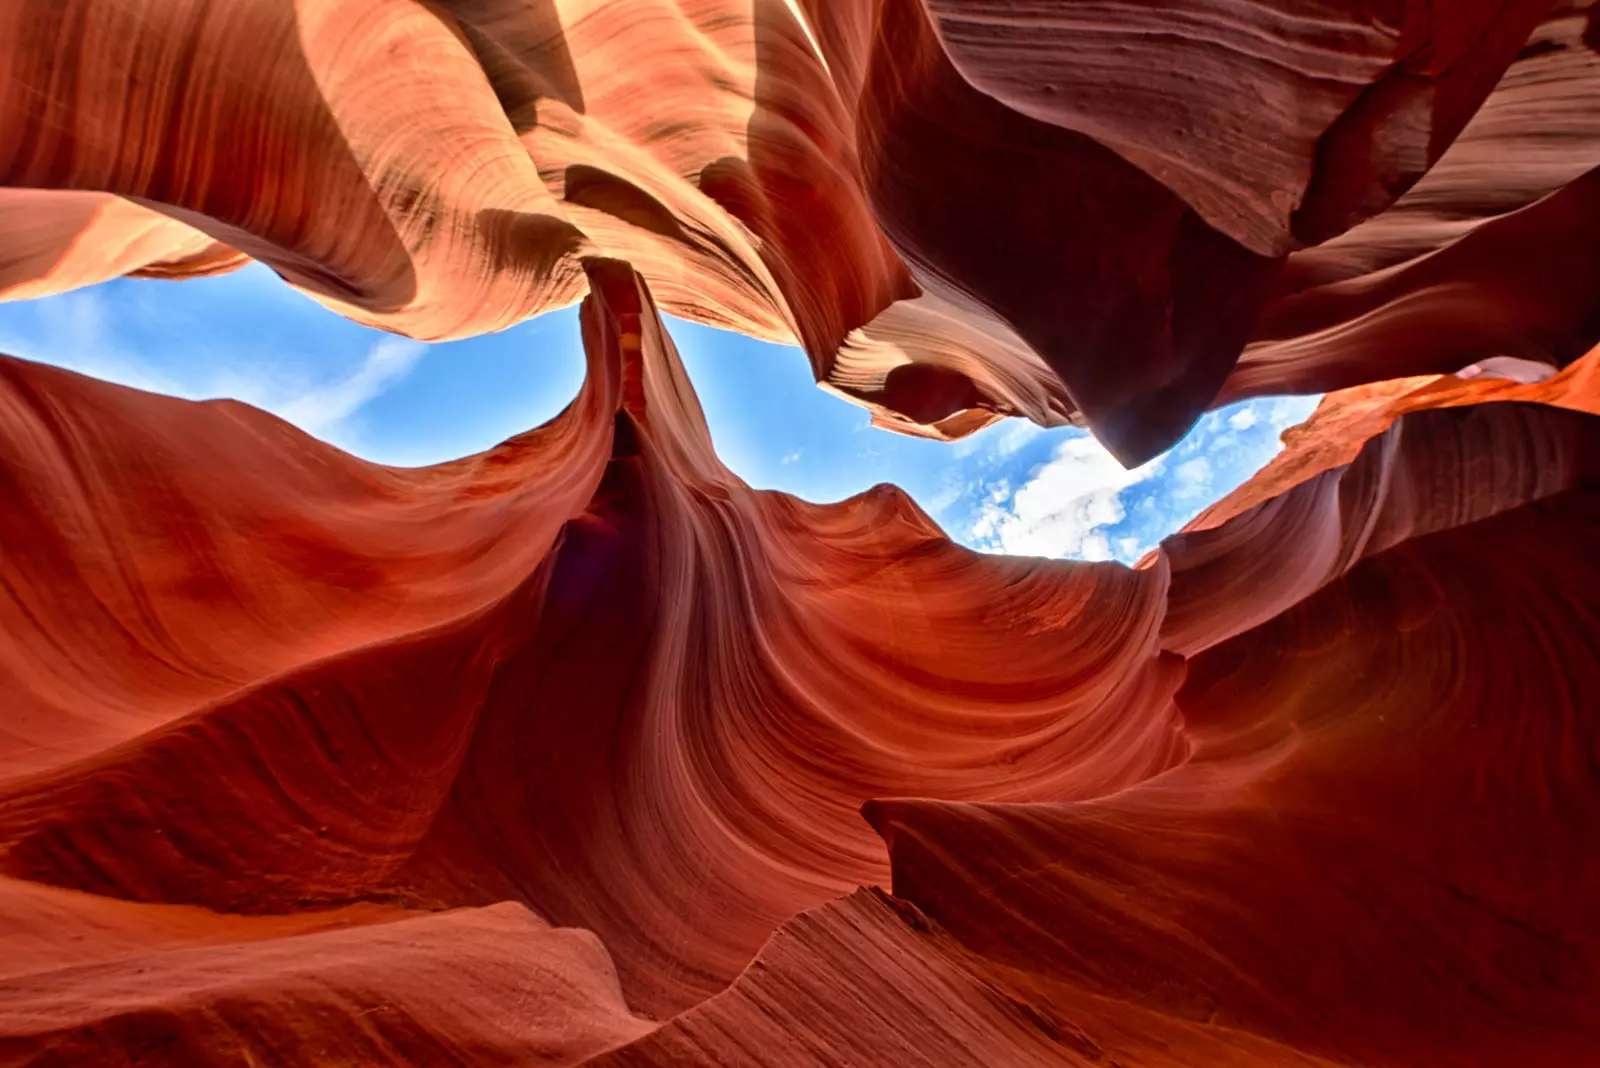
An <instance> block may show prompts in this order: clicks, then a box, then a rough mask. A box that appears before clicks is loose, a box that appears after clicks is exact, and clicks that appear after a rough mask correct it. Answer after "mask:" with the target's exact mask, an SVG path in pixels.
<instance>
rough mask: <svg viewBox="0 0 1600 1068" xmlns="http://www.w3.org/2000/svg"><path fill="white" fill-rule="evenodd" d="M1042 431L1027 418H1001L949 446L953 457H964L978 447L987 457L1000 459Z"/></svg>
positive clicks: (1012, 452)
mask: <svg viewBox="0 0 1600 1068" xmlns="http://www.w3.org/2000/svg"><path fill="white" fill-rule="evenodd" d="M1043 433H1044V427H1042V426H1040V425H1039V424H1037V423H1034V422H1030V421H1029V420H1027V419H1019V418H1011V419H1002V420H1001V421H1000V422H998V423H993V424H990V425H989V426H986V427H984V428H983V429H982V430H980V431H978V432H977V433H976V434H969V435H968V436H966V437H964V438H962V439H961V440H960V441H958V442H956V443H955V445H953V446H952V447H951V451H952V452H953V453H954V454H955V457H956V458H957V459H958V460H959V459H965V458H966V457H968V456H971V455H972V454H973V453H976V452H978V451H979V450H980V449H982V450H984V452H985V453H986V455H987V457H988V459H990V460H1002V459H1004V458H1005V457H1007V456H1010V455H1012V454H1014V453H1016V452H1017V451H1019V450H1020V449H1021V448H1022V447H1023V446H1024V445H1026V444H1028V442H1030V441H1032V440H1033V439H1034V438H1036V437H1038V436H1039V435H1040V434H1043Z"/></svg>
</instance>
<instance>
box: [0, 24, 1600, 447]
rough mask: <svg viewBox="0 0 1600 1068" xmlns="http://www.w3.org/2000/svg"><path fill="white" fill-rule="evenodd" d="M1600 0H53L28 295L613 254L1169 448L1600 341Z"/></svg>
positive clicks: (958, 387)
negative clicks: (1372, 390)
mask: <svg viewBox="0 0 1600 1068" xmlns="http://www.w3.org/2000/svg"><path fill="white" fill-rule="evenodd" d="M1594 24H1595V23H1594V16H1593V11H1592V10H1591V9H1590V8H1589V5H1587V4H1584V3H1573V2H1570V0H1562V2H1560V3H1557V4H1554V5H1552V4H1551V3H1550V0H1499V2H1489V0H1472V2H1462V3H1453V4H1450V5H1434V4H1428V3H1423V2H1420V0H1418V2H1409V0H1408V2H1400V0H1396V2H1393V3H1384V4H1378V5H1372V4H1364V3H1363V4H1357V3H1354V2H1347V0H1330V2H1326V3H1318V4H1313V5H1310V6H1307V5H1305V4H1303V3H1289V2H1280V0H1259V2H1249V3H1221V2H1216V3H1203V4H1195V5H1186V6H1185V5H1179V6H1173V5H1162V4H1152V3H1143V2H1121V0H1116V2H1108V3H1103V4H1068V5H1063V4H1059V3H1047V2H1043V0H1006V2H1003V3H989V2H986V3H974V2H970V0H850V2H844V3H841V2H837V0H828V2H823V0H744V2H742V3H730V2H726V0H721V2H687V0H439V2H430V3H426V4H424V3H417V2H415V0H327V2H315V3H312V2H304V0H302V2H299V3H295V2H291V0H243V2H241V0H227V2H223V0H185V2H184V3H178V4H174V3H171V2H169V0H160V2H156V0H133V2H129V0H16V2H14V3H11V4H9V5H8V6H7V10H6V11H5V12H4V13H3V14H0V234H3V235H4V237H5V241H4V242H3V243H4V244H5V245H6V246H7V249H6V251H4V252H3V253H0V294H9V295H11V296H36V295H40V294H43V293H49V292H57V291H60V290H63V289H68V288H71V287H73V286H79V285H84V284H87V283H91V282H94V281H99V280H102V279H105V278H110V277H115V276H117V275H120V274H126V273H136V274H155V275H160V276H166V277H183V276H188V275H193V274H199V273H207V272H213V271H218V270H224V269H227V268H228V267H230V266H235V265H237V264H238V263H240V262H242V261H243V260H244V259H245V258H246V257H254V258H257V259H260V260H262V261H263V262H265V263H267V264H269V265H270V266H271V267H272V268H273V269H274V270H276V271H277V272H278V273H279V274H281V275H282V276H283V277H284V278H285V279H287V280H288V281H289V282H290V283H292V284H294V285H296V286H298V287H300V288H301V289H303V290H304V291H305V292H307V293H309V294H310V295H312V296H313V297H315V298H316V299H318V300H320V301H322V302H323V303H324V304H327V305H328V306H329V307H332V308H334V309H335V310H338V311H340V312H342V313H344V314H346V315H349V316H351V317H353V318H356V319H358V320H360V321H362V322H365V323H369V324H373V325H377V326H382V327H385V328H387V329H391V330H395V331H399V332H401V333H405V334H409V335H411V336H414V337H419V338H424V339H429V340H433V339H443V338H452V337H461V336H465V335H470V334H476V333H481V332H485V331H490V330H496V329H499V328H502V327H504V326H507V325H509V324H511V323H514V322H517V321H519V320H521V319H524V318H526V317H528V316H530V315H534V314H537V313H538V312H540V311H543V310H545V309H549V308H554V307H559V306H562V305H566V304H570V303H571V302H573V301H575V300H576V299H578V297H579V296H581V294H582V293H583V291H584V282H583V271H582V268H581V264H582V262H583V261H584V260H585V259H587V258H592V257H595V256H610V257H616V258H620V259H624V260H627V261H628V262H630V263H632V264H633V265H634V267H635V268H636V269H637V270H638V271H639V272H640V273H641V275H642V276H643V277H644V278H645V279H646V280H647V281H648V283H649V284H650V286H651V288H652V291H653V292H654V293H655V294H656V297H657V299H658V300H660V301H661V304H662V307H663V308H664V309H665V310H667V311H670V312H672V313H674V314H677V315H683V316H687V317H689V318H692V319H696V320H699V321H701V322H706V323H710V324H712V325H717V326H726V327H732V328H735V329H739V330H742V331H745V332H747V333H751V334H754V335H756V336H760V337H767V338H773V339H780V340H795V341H797V342H798V343H799V344H800V345H801V346H803V348H804V349H805V351H806V353H807V354H808V356H809V358H810V361H811V364H812V368H813V371H814V372H815V374H816V377H817V379H818V381H820V382H824V383H826V384H828V385H829V386H830V388H833V389H835V390H836V391H838V392H840V393H841V394H843V395H845V396H847V397H849V398H851V399H853V400H855V401H856V402H858V403H861V404H864V405H866V406H868V407H869V408H871V409H873V411H874V412H875V413H876V415H877V417H878V420H879V422H880V423H881V424H882V425H885V426H888V427H891V428H894V429H898V430H902V431H905V432H908V433H916V434H925V435H932V436H936V437H947V438H948V437H957V436H961V435H963V434H966V433H969V432H971V431H972V430H974V429H976V428H977V427H980V426H982V425H984V424H985V423H987V422H989V421H992V420H993V419H995V418H997V417H999V416H1002V415H1022V416H1026V417H1027V418H1030V419H1033V420H1034V421H1036V422H1039V423H1041V424H1043V425H1059V424H1061V423H1063V422H1066V421H1068V420H1078V421H1083V422H1086V423H1087V425H1089V426H1091V427H1093V428H1094V430H1095V432H1096V433H1097V434H1098V435H1099V436H1100V438H1101V439H1102V440H1103V441H1104V442H1105V443H1106V444H1107V446H1108V447H1109V448H1110V449H1111V450H1112V451H1113V452H1115V453H1116V454H1117V455H1118V457H1120V458H1121V459H1123V460H1124V461H1125V462H1128V463H1130V464H1131V463H1134V462H1138V461H1142V460H1144V459H1148V458H1149V457H1150V456H1152V455H1154V454H1155V453H1157V452H1159V451H1161V450H1162V449H1163V448H1165V447H1166V446H1168V445H1170V444H1171V443H1172V442H1173V441H1175V440H1177V438H1178V437H1179V436H1181V434H1182V433H1183V431H1184V430H1185V429H1186V428H1187V427H1188V426H1189V425H1190V424H1191V423H1192V422H1193V420H1194V418H1195V417H1196V415H1197V414H1198V413H1200V412H1201V411H1203V410H1205V408H1206V407H1207V406H1209V405H1211V404H1213V403H1216V402H1217V401H1218V399H1219V398H1220V399H1223V400H1226V399H1232V398H1237V397H1243V396H1249V395H1255V394H1260V393H1263V392H1283V391H1303V392H1318V391H1323V390H1328V389H1334V388H1340V387H1344V386H1351V385H1356V384H1359V383H1361V382H1365V381H1370V380H1373V379H1376V378H1393V377H1398V376H1402V375H1412V374H1422V373H1448V372H1452V371H1455V370H1456V369H1458V368H1460V367H1462V366H1464V365H1466V364H1468V363H1472V362H1474V361H1475V360H1478V359H1480V358H1483V357H1485V356H1494V355H1501V354H1509V355H1515V356H1522V357H1527V358H1534V359H1539V360H1544V361H1548V362H1555V363H1558V364H1564V363H1567V362H1570V361H1571V360H1573V359H1576V358H1577V357H1578V356H1580V355H1581V354H1582V353H1583V352H1585V351H1587V349H1588V348H1589V347H1590V346H1591V345H1592V344H1593V343H1594V342H1595V341H1597V340H1600V320H1597V319H1596V316H1595V312H1594V307H1593V301H1592V300H1591V299H1590V294H1591V293H1592V292H1593V290H1594V288H1595V285H1596V283H1597V282H1600V255H1597V253H1596V252H1595V249H1596V248H1597V247H1600V242H1597V240H1596V237H1597V232H1596V226H1597V223H1596V218H1597V210H1600V209H1597V206H1596V195H1597V194H1596V191H1595V190H1596V181H1597V179H1596V177H1595V175H1594V173H1593V172H1594V168H1595V167H1597V166H1600V137H1597V136H1596V133H1597V131H1596V122H1597V120H1596V118H1595V109H1594V108H1592V107H1590V106H1588V101H1589V100H1590V99H1591V98H1592V97H1593V95H1594V91H1595V89H1596V87H1597V84H1600V83H1597V77H1600V56H1596V54H1595V51H1594V48H1593V45H1594V43H1595V41H1596V40H1597V39H1600V37H1597V34H1596V33H1595V31H1594V30H1593V26H1594ZM1530 247H1537V248H1539V249H1540V254H1539V256H1538V257H1536V258H1535V259H1534V260H1532V261H1529V260H1528V259H1527V258H1526V257H1519V255H1518V252H1519V250H1522V249H1526V248H1530ZM1241 353H1242V355H1241Z"/></svg>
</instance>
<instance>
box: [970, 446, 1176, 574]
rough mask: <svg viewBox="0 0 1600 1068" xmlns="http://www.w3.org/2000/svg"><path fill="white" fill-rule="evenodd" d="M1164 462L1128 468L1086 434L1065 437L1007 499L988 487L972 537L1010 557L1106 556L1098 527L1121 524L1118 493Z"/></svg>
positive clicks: (1107, 551) (1108, 553)
mask: <svg viewBox="0 0 1600 1068" xmlns="http://www.w3.org/2000/svg"><path fill="white" fill-rule="evenodd" d="M1163 463H1164V461H1163V460H1161V459H1159V458H1158V459H1155V460H1152V461H1150V462H1149V463H1147V464H1145V465H1144V466H1143V467H1138V468H1135V469H1133V470H1131V471H1130V470H1128V469H1126V468H1124V467H1123V466H1122V465H1121V464H1120V463H1118V462H1117V461H1116V459H1115V458H1113V457H1112V455H1111V454H1110V453H1108V452H1106V450H1105V448H1104V447H1103V446H1102V445H1101V444H1100V443H1099V442H1098V441H1096V440H1095V439H1094V438H1092V437H1090V436H1089V435H1087V434H1083V435H1079V436H1076V437H1071V438H1068V439H1066V440H1065V441H1063V442H1062V443H1061V444H1060V445H1058V446H1056V450H1055V452H1054V453H1053V454H1052V456H1051V458H1050V460H1049V461H1048V462H1047V463H1045V464H1042V465H1041V466H1040V467H1038V468H1036V469H1035V470H1034V471H1033V473H1032V475H1031V476H1030V477H1029V479H1028V481H1027V482H1025V483H1023V484H1022V485H1021V486H1020V487H1018V488H1017V490H1016V492H1015V493H1013V494H1010V499H1009V502H1008V501H1007V499H1006V495H1005V494H1004V493H998V494H997V493H996V492H994V491H991V493H990V495H989V498H988V499H987V500H985V501H984V502H983V503H982V504H981V505H980V506H979V509H978V515H977V518H976V519H975V520H974V522H973V524H972V537H973V539H974V540H975V541H977V542H979V543H980V544H982V545H983V546H984V547H985V548H989V549H997V550H999V551H1002V552H1006V553H1012V554H1015V555H1022V556H1075V557H1081V558H1082V559H1085V560H1109V559H1110V558H1111V555H1112V554H1111V546H1110V542H1109V541H1108V539H1107V537H1106V535H1105V534H1104V533H1101V528H1103V527H1108V526H1111V525H1113V524H1116V523H1118V522H1121V520H1122V518H1123V516H1124V514H1125V512H1124V509H1123V505H1122V499H1121V494H1122V491H1123V490H1125V489H1127V488H1128V487H1130V486H1133V485H1137V484H1138V483H1140V482H1143V481H1145V480H1146V479H1148V478H1151V477H1153V476H1155V475H1157V474H1159V473H1160V472H1161V470H1162V466H1163ZM997 488H998V487H997ZM1004 489H1005V490H1006V491H1009V489H1010V486H1009V484H1005V485H1004Z"/></svg>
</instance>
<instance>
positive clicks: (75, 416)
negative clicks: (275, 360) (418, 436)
mask: <svg viewBox="0 0 1600 1068" xmlns="http://www.w3.org/2000/svg"><path fill="white" fill-rule="evenodd" d="M584 268H585V271H586V276H587V281H588V285H589V288H590V294H589V296H588V297H587V298H585V301H584V305H583V309H582V317H581V318H582V323H583V333H584V343H585V348H586V351H587V353H588V360H589V366H588V376H587V379H586V382H585V384H584V386H583V389H582V391H581V393H580V394H579V396H578V397H577V398H576V399H575V400H574V401H573V403H572V404H571V405H570V406H569V407H568V408H567V409H566V410H565V411H564V412H563V413H562V414H561V415H559V416H558V417H557V418H556V419H554V420H553V421H552V422H550V423H548V424H546V425H545V426H543V427H540V428H538V429H536V430H533V431H530V432H529V433H527V434H525V435H522V436H520V437H518V438H514V439H512V440H510V441H508V442H506V443H504V444H503V445H501V446H498V447H497V448H495V449H492V450H490V451H489V452H486V453H482V454H479V455H477V456H472V457H468V458H466V459H463V460H459V461H454V462H451V463H447V464H442V465H437V466H434V467H430V468H421V469H413V470H399V469H392V468H384V467H380V466H376V465H372V464H368V463H364V462H362V461H359V460H356V459H354V458H352V457H350V456H348V455H346V454H343V453H340V452H339V451H337V450H336V449H333V448H332V447H330V446H327V445H323V444H321V443H320V442H317V441H315V440H313V439H311V438H309V437H307V436H306V435H304V434H302V433H300V432H299V431H297V430H294V429H293V428H291V427H289V426H287V425H285V424H283V423H282V422H280V421H279V420H277V419H275V418H274V417H272V416H269V415H266V414H264V413H261V412H259V411H256V410H254V409H251V408H248V407H246V406H244V405H240V404H237V403H234V402H204V403H194V402H187V401H178V400H172V399H168V398H162V397H156V396H152V395H148V394H143V393H139V392H137V391H134V390H130V389H125V388H122V387H118V386H112V385H108V384H105V383H100V382H95V381H93V380H91V379H86V378H83V377H80V376H77V375H74V374H72V373H70V372H66V371H61V370H56V369H51V368H47V367H43V366H39V365H35V364H29V363H25V362H22V361H17V360H10V361H9V362H7V363H5V365H4V367H3V372H4V379H3V381H4V395H3V396H4V400H3V408H0V411H3V413H4V418H3V419H0V472H3V474H4V482H3V483H0V485H3V487H4V489H3V493H4V500H3V503H4V507H3V508H0V517H3V518H0V523H3V524H4V526H3V527H0V540H3V544H4V545H5V546H6V549H7V551H6V554H5V557H4V561H3V564H0V567H3V572H0V577H3V578H4V583H3V586H0V589H3V590H4V599H3V600H0V627H3V631H4V633H5V635H6V637H7V643H6V646H5V650H4V654H3V657H0V692H3V693H4V694H5V697H6V701H7V704H8V708H9V709H11V711H10V712H9V713H8V715H7V716H6V718H5V722H4V732H3V734H0V761H3V763H0V767H3V769H4V771H3V776H4V777H3V778H0V912H3V914H4V916H5V922H4V923H3V924H0V931H3V932H5V933H4V934H3V935H0V941H3V942H4V946H5V950H4V952H3V953H0V959H4V960H5V961H7V962H9V963H8V964H7V965H6V968H5V974H4V975H0V989H3V990H4V992H5V993H4V996H3V997H0V1062H3V1063H19V1064H28V1063H51V1062H52V1060H68V1061H70V1060H74V1059H77V1060H96V1061H101V1062H106V1063H171V1064H196V1063H219V1064H220V1063H232V1062H233V1061H234V1060H237V1059H241V1058H247V1059H254V1060H256V1061H257V1062H271V1063H284V1064H299V1063H304V1064H313V1063H315V1064H333V1063H342V1064H369V1063H402V1064H405V1063H469V1064H479V1063H547V1064H582V1063H593V1064H596V1065H599V1064H613V1063H614V1064H619V1065H620V1064H630V1065H631V1064H673V1065H682V1064H707V1065H713V1064H771V1065H793V1064H828V1063H848V1064H926V1065H946V1064H953V1063H1007V1064H1011V1063H1015V1064H1096V1063H1100V1064H1103V1063H1113V1062H1114V1063H1123V1064H1187V1065H1194V1064H1217V1065H1222V1064H1239V1063H1256V1064H1263V1065H1267V1064H1272V1065H1278V1064H1308V1065H1309V1064H1350V1063H1358V1064H1372V1065H1402V1064H1422V1063H1458V1064H1507V1063H1525V1064H1581V1063H1587V1062H1588V1061H1589V1060H1591V1059H1592V1058H1593V1057H1594V1056H1596V1055H1597V1050H1600V1033H1597V1031H1596V1028H1595V1018H1594V1014H1593V1012H1592V1008H1593V1005H1594V1004H1595V999H1596V996H1597V995H1600V991H1597V990H1596V988H1595V985H1594V984H1595V979H1594V976H1595V975H1596V974H1597V973H1596V967H1597V960H1596V955H1595V948H1594V947H1595V946H1596V945H1597V944H1600V942H1597V941H1596V939H1597V936H1600V930H1597V929H1596V924H1597V916H1596V913H1595V910H1594V909H1593V907H1592V902H1593V901H1594V900H1595V897H1596V894H1597V893H1600V866H1597V862H1596V860H1595V858H1596V857H1600V849H1597V846H1600V841H1597V840H1596V834H1597V832H1596V830H1595V828H1596V827H1600V811H1597V809H1600V788H1597V783H1596V781H1595V777H1594V774H1593V760H1592V757H1593V754H1594V753H1595V751H1596V737H1595V731H1596V724H1595V722H1594V717H1593V714H1592V712H1593V709H1594V708H1595V707H1600V705H1597V700H1600V662H1597V660H1596V658H1595V657H1594V655H1593V651H1594V648H1595V643H1596V641H1597V638H1600V630H1597V626H1600V624H1597V621H1596V619H1595V616H1594V613H1593V611H1592V604H1593V601H1594V598H1595V595H1596V594H1597V593H1600V570H1597V564H1596V561H1595V560H1594V559H1593V553H1592V548H1593V546H1594V544H1596V539H1597V535H1600V420H1597V418H1596V416H1595V415H1594V414H1592V413H1593V412H1594V411H1595V409H1596V407H1597V406H1600V398H1597V395H1596V393H1595V392H1594V384H1595V377H1594V376H1595V373H1596V371H1595V366H1596V363H1595V361H1596V360H1597V359H1600V353H1597V354H1596V355H1591V356H1589V357H1587V358H1585V359H1584V360H1581V361H1578V362H1577V363H1575V364H1573V365H1572V366H1571V367H1569V368H1568V369H1567V370H1566V371H1564V372H1561V373H1559V374H1556V375H1553V376H1550V377H1546V378H1544V379H1542V380H1540V381H1536V382H1532V383H1527V384H1521V383H1516V382H1512V381H1510V380H1507V379H1500V378H1493V377H1489V376H1487V375H1479V376H1477V377H1474V378H1467V379H1463V378H1454V377H1451V378H1435V379H1426V380H1419V381H1413V382H1409V383H1405V384H1404V385H1403V386H1390V387H1385V388H1384V389H1381V390H1380V389H1368V390H1358V391H1353V392H1352V393H1350V394H1345V395H1340V394H1335V395H1333V396H1331V397H1330V398H1328V399H1327V400H1326V401H1325V402H1324V404H1323V407H1322V409H1320V410H1319V412H1318V414H1317V416H1316V417H1315V418H1314V419H1313V420H1312V422H1311V423H1310V424H1308V425H1307V426H1306V427H1305V428H1301V429H1300V430H1298V431H1297V432H1295V433H1294V434H1293V435H1292V437H1291V441H1290V447H1289V450H1288V451H1287V452H1286V453H1285V455H1284V457H1283V459H1282V460H1281V461H1280V462H1279V464H1278V466H1277V468H1276V469H1275V470H1276V471H1277V472H1278V473H1277V474H1274V473H1273V472H1272V471H1269V472H1268V473H1267V475H1266V476H1265V477H1266V479H1267V480H1268V483H1269V489H1270V491H1271V492H1270V493H1258V492H1257V491H1256V489H1255V488H1253V487H1251V486H1247V487H1245V489H1243V490H1241V493H1240V495H1238V496H1237V497H1236V498H1235V499H1232V500H1230V501H1225V502H1223V503H1222V504H1220V505H1218V506H1217V508H1215V509H1213V511H1212V512H1210V513H1208V514H1207V515H1206V516H1203V517H1202V519H1201V520H1199V521H1197V523H1196V524H1195V525H1194V527H1193V528H1191V529H1190V530H1188V531H1186V532H1184V533H1182V534H1179V535H1176V536H1174V537H1173V538H1171V539H1169V540H1168V542H1167V543H1165V544H1164V546H1163V547H1162V549H1161V550H1159V551H1158V552H1157V553H1155V554H1154V555H1153V556H1152V557H1151V558H1149V559H1148V560H1146V561H1145V562H1143V564H1142V565H1141V566H1140V567H1138V568H1135V569H1128V568H1124V567H1121V566H1120V565H1116V564H1082V563H1071V562H1064V561H1045V560H1037V559H1025V558H1008V557H997V556H984V555H980V554H976V553H972V552H970V551H968V550H965V549H962V548H960V547H957V546H955V545H953V544H952V543H951V542H950V541H949V540H948V539H947V538H946V537H945V536H944V535H943V534H942V533H941V532H940V531H939V529H938V528H937V527H936V526H935V525H934V524H933V523H932V522H931V520H929V519H928V518H927V516H925V515H924V514H923V513H922V512H921V511H920V510H919V509H918V508H917V507H916V505H915V504H913V503H912V502H911V501H910V500H909V499H908V498H906V497H905V496H904V494H902V493H901V492H900V491H898V490H896V489H894V488H892V487H887V486H884V487H879V488H877V489H875V490H872V491H870V492H868V493H865V494H862V495H860V496H857V497H854V498H851V499H849V500H847V501H843V502H840V503H839V504H834V505H814V504H808V503H805V502H802V501H799V500H796V499H795V498H792V497H789V496H787V495H785V494H781V493H773V492H757V491H753V490H751V489H749V488H748V487H746V486H745V485H743V484H742V483H741V482H739V480H738V479H737V478H735V477H734V476H733V475H732V474H730V473H729V472H728V471H727V470H726V469H725V468H724V467H723V466H722V465H721V464H720V462H719V461H718V460H717V458H716V456H715V454H714V453H713V451H712V449H711V445H710V438H709V435H708V434H707V432H706V428H705V423H704V420H703V417H702V416H701V414H700V411H699V407H698V404H697V402H696V400H695V398H694V394H693V391H692V389H691V388H690V387H689V384H688V380H687V377H686V375H685V374H684V371H683V368H682V365H681V364H680V363H679V361H678V359H677V356H676V353H675V351H674V349H673V347H672V343H671V340H670V339H669V338H668V337H667V335H666V333H665V331H664V330H663V329H662V327H661V323H660V319H659V316H658V312H657V308H656V306H655V304H654V302H653V300H652V298H651V296H650V292H649V290H648V288H647V287H646V286H645V284H644V283H643V281H642V280H641V279H640V278H639V276H638V275H637V274H636V273H635V272H634V271H633V270H632V269H631V268H629V267H628V266H627V265H626V264H623V263H620V262H618V261H613V260H603V259H602V260H591V261H588V262H587V263H586V264H585V265H584ZM874 885H875V886H876V887H881V888H882V889H877V888H869V889H858V888H859V887H863V886H866V887H874ZM891 895H892V896H891Z"/></svg>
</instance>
